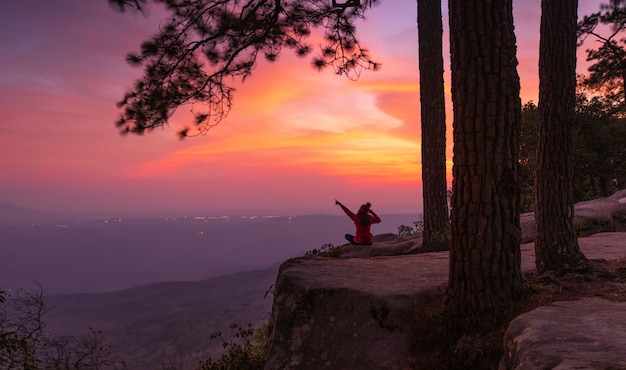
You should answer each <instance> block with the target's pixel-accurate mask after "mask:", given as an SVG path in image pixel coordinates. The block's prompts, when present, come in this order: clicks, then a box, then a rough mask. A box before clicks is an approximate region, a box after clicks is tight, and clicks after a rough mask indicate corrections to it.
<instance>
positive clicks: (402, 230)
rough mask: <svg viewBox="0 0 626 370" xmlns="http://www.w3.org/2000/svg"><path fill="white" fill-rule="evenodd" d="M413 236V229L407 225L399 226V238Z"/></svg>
mask: <svg viewBox="0 0 626 370" xmlns="http://www.w3.org/2000/svg"><path fill="white" fill-rule="evenodd" d="M412 234H413V228H412V227H411V226H407V225H400V226H398V235H399V236H409V235H412Z"/></svg>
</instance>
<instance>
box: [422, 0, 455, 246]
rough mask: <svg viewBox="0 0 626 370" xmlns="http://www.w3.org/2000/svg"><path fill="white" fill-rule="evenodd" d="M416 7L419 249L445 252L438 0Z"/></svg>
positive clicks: (447, 240)
mask: <svg viewBox="0 0 626 370" xmlns="http://www.w3.org/2000/svg"><path fill="white" fill-rule="evenodd" d="M417 4H418V6H417V8H418V10H417V26H418V32H419V69H420V104H421V121H422V185H423V191H422V195H423V199H424V238H423V246H422V249H423V250H426V251H437V250H448V249H449V244H450V217H449V215H448V198H447V182H446V114H445V99H444V85H443V57H442V51H443V44H442V37H443V25H442V19H441V0H419V1H418V2H417Z"/></svg>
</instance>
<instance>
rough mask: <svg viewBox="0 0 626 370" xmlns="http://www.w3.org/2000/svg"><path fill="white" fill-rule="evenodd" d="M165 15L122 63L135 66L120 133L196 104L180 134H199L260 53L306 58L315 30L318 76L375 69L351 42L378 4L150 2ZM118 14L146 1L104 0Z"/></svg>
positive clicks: (227, 104)
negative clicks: (191, 122)
mask: <svg viewBox="0 0 626 370" xmlns="http://www.w3.org/2000/svg"><path fill="white" fill-rule="evenodd" d="M152 1H153V2H154V3H158V4H162V5H164V6H165V8H166V9H167V11H168V13H169V16H168V18H167V19H165V20H164V21H163V23H162V24H161V26H160V29H159V31H158V32H157V33H156V34H155V35H154V36H153V37H152V38H151V39H149V40H147V41H145V42H144V43H143V44H142V45H141V50H140V51H139V52H138V53H131V54H129V55H128V56H127V58H126V60H127V61H128V62H129V63H130V64H131V65H134V66H137V67H141V68H142V69H143V71H144V73H143V76H142V77H140V78H139V79H138V80H137V81H135V84H134V86H133V87H132V89H131V90H130V91H128V92H127V93H126V94H125V95H124V98H123V99H122V101H120V102H119V103H118V106H119V107H120V108H121V109H123V112H122V113H121V115H120V117H119V119H118V120H117V122H116V126H117V127H118V128H119V129H120V130H121V133H136V134H141V133H143V132H144V131H146V130H152V129H154V128H156V127H159V126H163V125H165V124H167V122H168V119H169V118H170V117H171V116H172V114H173V113H174V112H175V111H176V109H177V108H178V107H180V106H182V105H186V104H194V103H199V104H197V106H201V107H202V109H203V110H202V111H199V112H194V116H195V128H194V129H193V130H192V129H189V128H188V129H185V130H183V131H181V132H180V133H179V134H180V136H181V137H185V136H188V135H190V134H191V135H193V134H198V133H200V134H205V133H206V132H207V131H208V130H210V129H211V128H212V127H214V126H215V125H217V124H218V123H219V122H220V121H221V120H223V119H224V118H225V117H226V115H228V113H229V111H230V108H231V104H232V98H233V92H234V88H233V83H234V82H236V81H244V80H245V79H246V78H247V77H248V76H250V75H251V74H252V71H253V70H254V68H255V67H256V65H257V58H258V57H259V55H261V56H262V57H263V58H265V60H267V61H270V62H273V61H275V60H276V59H277V57H278V55H279V54H280V52H281V51H283V49H291V50H293V51H294V52H295V53H296V54H297V55H299V56H306V55H309V54H310V53H311V52H312V51H313V49H314V48H313V46H312V45H311V44H310V43H308V42H307V41H308V39H309V36H311V33H312V30H313V29H316V28H318V29H323V30H324V41H323V44H321V45H319V54H318V55H317V56H315V57H314V58H313V61H312V64H313V66H314V67H315V68H317V69H319V70H321V69H322V68H324V67H326V66H329V65H330V66H332V67H333V68H334V71H335V73H337V74H339V75H345V76H348V77H349V78H358V76H359V74H360V72H361V71H362V70H363V69H373V70H376V69H378V68H379V67H380V65H379V64H377V63H376V62H374V61H372V60H371V59H370V56H369V54H368V51H367V50H366V49H364V48H363V47H361V45H360V43H359V40H358V39H357V37H356V34H355V32H356V27H355V25H354V22H355V21H356V20H357V19H361V18H364V15H365V11H366V9H367V8H368V7H371V6H372V5H373V4H375V3H377V2H378V0H362V1H359V0H346V1H344V2H337V1H335V0H333V1H332V2H331V1H330V0H152ZM109 3H110V4H111V5H112V6H113V7H114V8H116V9H118V10H120V11H122V12H124V11H127V10H130V11H141V12H145V10H146V6H147V4H148V0H109Z"/></svg>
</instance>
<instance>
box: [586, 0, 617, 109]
mask: <svg viewBox="0 0 626 370" xmlns="http://www.w3.org/2000/svg"><path fill="white" fill-rule="evenodd" d="M599 26H607V27H608V31H606V30H605V28H603V27H600V29H598V27H599ZM603 31H604V32H603ZM625 32H626V0H611V1H610V2H609V4H603V5H601V6H600V11H599V12H597V13H593V14H591V15H588V16H585V17H584V18H583V20H582V21H580V22H579V23H578V40H579V45H580V44H582V42H584V41H585V40H587V39H588V37H589V36H591V37H592V38H593V39H594V40H596V41H597V42H599V45H600V46H599V47H598V48H597V49H593V48H592V49H587V61H589V62H594V64H592V65H591V66H590V67H589V72H590V74H589V76H588V77H587V78H586V79H585V80H584V83H585V84H586V85H587V86H589V87H592V88H595V89H597V90H600V91H602V92H603V93H604V94H605V95H607V96H609V97H610V98H611V99H612V100H613V105H614V107H615V109H617V110H622V111H623V110H624V107H625V104H626V103H625V100H626V99H625V97H626V37H624V33H625Z"/></svg>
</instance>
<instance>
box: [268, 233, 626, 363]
mask: <svg viewBox="0 0 626 370" xmlns="http://www.w3.org/2000/svg"><path fill="white" fill-rule="evenodd" d="M403 243H406V240H405V241H403V242H397V240H396V241H387V242H377V243H375V245H376V244H378V245H377V246H376V248H378V249H382V248H384V246H385V245H389V247H390V248H392V249H393V248H396V247H397V245H398V244H403ZM579 245H580V248H581V249H582V251H583V252H584V253H585V255H586V256H587V257H588V258H590V259H605V260H615V259H620V258H625V257H626V233H623V232H614V233H600V234H595V235H592V236H589V237H585V238H580V239H579ZM361 248H363V249H365V250H367V249H366V248H369V247H361ZM402 249H403V248H400V250H402ZM521 249H522V269H523V270H525V271H529V270H532V269H534V268H535V267H534V259H535V256H534V243H526V244H522V246H521ZM373 250H374V249H370V250H369V253H373ZM447 278H448V252H434V253H423V254H410V255H401V256H373V257H356V258H339V259H334V258H324V257H300V258H294V259H290V260H288V261H286V262H285V263H283V265H282V266H281V268H280V270H279V272H278V278H277V280H276V286H275V291H274V303H273V308H272V315H271V318H270V336H269V339H268V347H267V357H266V365H265V368H266V369H303V370H305V369H337V370H340V369H407V368H413V366H414V362H415V359H413V358H411V357H410V356H411V352H410V348H411V343H412V337H411V333H412V328H414V327H415V325H419V323H417V322H416V321H415V319H413V318H415V317H416V316H417V315H416V313H417V312H418V311H419V307H420V304H419V302H420V301H421V300H423V299H428V296H429V294H431V293H432V292H433V291H437V290H438V291H441V290H442V289H444V288H445V284H446V282H447ZM572 303H575V302H572ZM567 304H568V303H563V304H562V306H566V305H567ZM613 311H614V315H615V316H620V317H621V320H625V319H626V310H624V307H616V308H615V310H613ZM572 314H574V312H572ZM581 315H582V316H584V315H585V313H581ZM571 321H572V322H576V321H579V319H571ZM565 330H567V329H565ZM539 334H541V333H539ZM539 334H538V335H539ZM561 337H563V338H568V336H566V335H562V336H561ZM513 340H515V339H513ZM613 340H614V337H604V336H600V337H596V338H594V341H597V342H600V343H604V342H607V345H608V344H609V343H610V342H611V341H613ZM555 343H556V342H555ZM527 345H531V343H529V342H524V343H522V344H520V346H521V347H522V348H521V349H519V350H517V352H521V353H526V352H528V351H529V350H528V349H526V348H525V347H526V346H527ZM561 345H562V352H564V353H565V352H567V351H568V348H569V346H570V344H569V343H568V342H567V341H561ZM625 347H626V346H625ZM557 353H558V352H557ZM517 358H518V357H515V358H512V359H511V361H514V360H516V359H517ZM417 362H418V363H419V359H417ZM507 368H510V369H518V367H517V365H515V366H511V367H503V368H502V369H507ZM540 368H551V367H550V366H548V367H540ZM618 368H620V367H618ZM624 368H626V367H624ZM519 369H522V368H519ZM529 369H531V368H529ZM563 369H565V368H563Z"/></svg>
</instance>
